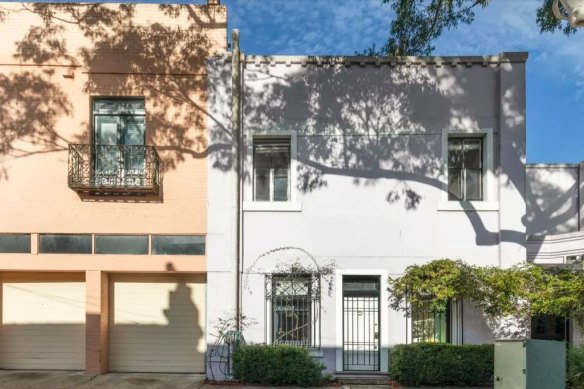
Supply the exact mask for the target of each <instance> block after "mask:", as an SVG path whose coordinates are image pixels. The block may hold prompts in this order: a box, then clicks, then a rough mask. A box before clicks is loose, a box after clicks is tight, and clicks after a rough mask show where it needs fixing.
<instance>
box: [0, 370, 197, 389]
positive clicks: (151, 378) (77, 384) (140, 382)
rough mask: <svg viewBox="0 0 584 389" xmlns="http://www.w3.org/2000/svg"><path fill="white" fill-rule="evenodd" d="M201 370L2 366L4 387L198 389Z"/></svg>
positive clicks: (20, 388)
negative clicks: (92, 370)
mask: <svg viewBox="0 0 584 389" xmlns="http://www.w3.org/2000/svg"><path fill="white" fill-rule="evenodd" d="M204 383H205V376H204V375H201V374H152V373H109V374H103V375H98V376H92V375H89V374H85V373H83V372H72V371H32V370H0V388H2V389H77V388H82V389H88V388H115V389H137V388H140V389H162V388H176V389H183V388H189V389H193V388H194V389H198V388H201V387H202V386H203V384H204Z"/></svg>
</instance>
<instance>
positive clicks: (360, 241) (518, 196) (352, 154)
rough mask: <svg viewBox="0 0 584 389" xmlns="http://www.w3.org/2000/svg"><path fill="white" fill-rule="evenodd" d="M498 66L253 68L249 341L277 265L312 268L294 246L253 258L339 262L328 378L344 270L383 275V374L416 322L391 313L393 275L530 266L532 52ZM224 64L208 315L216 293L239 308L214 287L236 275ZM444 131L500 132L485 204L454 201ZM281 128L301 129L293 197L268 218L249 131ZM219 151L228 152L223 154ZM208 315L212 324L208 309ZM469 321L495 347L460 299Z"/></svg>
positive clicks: (330, 299) (327, 318) (214, 137)
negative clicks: (528, 79)
mask: <svg viewBox="0 0 584 389" xmlns="http://www.w3.org/2000/svg"><path fill="white" fill-rule="evenodd" d="M497 58H498V59H497V60H496V61H494V62H496V63H489V62H488V61H484V63H482V60H479V59H478V58H474V59H472V60H471V59H468V62H460V64H458V65H457V66H453V64H452V63H445V64H444V65H442V66H436V65H435V64H434V65H433V64H425V65H424V66H422V65H421V64H410V65H405V64H404V65H399V64H397V65H395V66H391V65H389V64H382V65H380V66H376V65H375V64H365V63H364V64H363V66H361V64H359V63H358V62H357V63H353V64H351V65H350V66H346V65H345V64H344V63H342V62H341V63H340V64H337V65H327V64H326V63H325V64H322V65H321V66H319V65H318V60H314V61H311V59H310V58H308V59H306V58H304V59H302V58H299V57H298V58H295V57H270V58H269V59H267V60H266V59H265V58H258V59H256V58H250V59H249V60H248V61H247V63H246V65H245V69H244V82H243V88H244V91H243V95H244V103H243V114H244V118H243V123H244V134H245V138H244V148H243V149H244V155H243V160H244V169H245V172H244V183H243V208H244V212H243V250H242V253H243V276H242V278H243V279H244V287H243V292H242V295H243V297H242V307H243V311H244V313H245V314H246V315H247V316H251V317H254V318H255V319H256V320H257V321H258V324H257V325H255V326H252V327H251V328H249V329H248V330H247V331H246V333H245V336H246V339H247V341H248V342H265V341H266V340H267V339H266V333H267V331H266V330H265V328H264V323H265V317H266V313H267V312H266V304H265V301H264V300H265V299H264V274H265V273H269V272H270V271H271V270H272V269H274V268H275V267H277V266H278V264H282V263H286V262H294V261H296V260H299V261H308V257H307V256H306V255H304V254H302V253H299V252H298V251H297V250H295V249H289V250H284V251H282V252H278V253H274V254H271V255H267V256H265V257H261V258H260V259H259V260H258V257H260V256H261V255H262V254H265V253H266V252H268V251H270V250H274V249H277V248H282V247H292V248H294V247H295V248H301V249H303V250H306V251H307V252H309V253H310V254H311V255H312V256H314V257H315V258H316V261H317V262H318V263H320V264H322V263H326V262H328V261H329V260H334V262H335V264H336V269H337V271H336V275H335V278H334V285H333V287H332V290H331V292H330V295H329V294H327V293H324V294H323V296H322V306H323V313H322V317H321V326H322V336H321V344H322V352H321V353H320V354H319V356H321V357H322V358H323V362H325V364H326V365H327V369H328V370H331V371H334V370H338V369H339V366H341V367H342V365H339V356H340V355H341V354H340V351H339V350H341V347H342V336H341V334H340V328H341V327H340V326H341V323H342V315H341V313H342V310H341V311H339V307H340V306H342V304H341V302H342V297H341V293H340V291H341V290H342V289H339V287H340V284H341V282H342V275H343V274H369V275H379V276H380V277H381V281H382V292H383V293H382V298H381V306H382V313H381V334H380V336H381V344H382V362H381V368H382V370H385V371H386V370H387V351H388V349H389V348H390V347H391V346H392V345H395V344H399V343H405V342H406V341H407V332H408V330H407V328H409V327H407V326H408V324H407V321H406V319H405V318H404V317H403V315H402V314H401V313H397V312H393V311H391V310H390V309H389V308H388V307H387V294H386V291H385V289H386V288H387V283H386V280H387V277H389V276H399V275H401V274H402V273H403V272H404V270H405V268H406V267H407V266H408V265H412V264H421V263H425V262H428V261H431V260H433V259H437V258H452V259H462V260H464V261H467V262H469V263H473V264H477V265H495V266H504V267H507V266H511V265H513V264H515V263H518V262H521V261H525V259H526V253H525V236H526V228H525V225H524V222H525V209H526V208H525V207H526V206H525V185H526V179H525V63H524V62H525V59H526V57H525V56H524V55H522V54H508V55H506V56H502V57H497ZM447 60H448V59H447ZM270 61H271V62H270ZM229 68H230V63H225V61H223V60H217V61H214V62H211V65H210V80H209V88H210V96H209V104H210V111H211V116H212V118H210V120H209V126H210V145H209V149H210V150H211V151H210V155H209V158H210V161H209V211H208V212H209V214H208V218H209V237H208V239H207V248H208V252H207V257H208V267H209V269H208V291H209V292H208V296H209V299H210V301H209V302H208V304H207V306H208V307H209V309H212V308H211V306H212V305H213V303H212V302H211V299H213V301H214V304H215V305H220V306H221V307H222V308H224V307H228V306H229V304H232V297H231V295H226V294H225V293H222V292H221V293H220V291H221V290H222V286H219V285H215V286H214V282H217V283H218V282H223V281H222V280H224V278H221V277H223V276H221V277H220V276H219V274H224V273H221V272H228V271H230V269H233V267H234V265H231V263H232V262H231V261H232V258H233V257H232V253H231V252H229V253H228V252H227V251H228V249H229V247H232V246H233V245H234V243H233V242H234V236H221V235H222V231H221V228H220V226H221V225H222V223H224V224H223V225H224V226H228V225H232V223H234V220H235V219H234V214H233V212H232V208H233V207H234V204H235V203H234V201H235V199H234V193H235V190H234V188H235V187H234V185H235V182H234V180H233V177H232V171H231V170H229V171H228V172H226V169H230V168H231V165H230V158H229V156H226V154H225V150H227V148H226V146H225V145H227V144H229V142H230V119H229V116H230V109H231V108H230V105H229V104H225V102H228V101H229V100H230V98H229V92H228V90H227V87H226V85H228V84H229V83H230V73H229ZM444 131H459V132H471V133H472V132H477V131H484V132H490V133H492V140H493V151H492V153H491V154H490V155H489V156H488V157H489V158H491V160H492V164H493V166H492V171H491V172H490V174H492V177H491V178H492V179H491V182H490V185H489V187H488V188H487V189H486V190H487V191H488V192H489V198H488V199H487V200H488V201H485V202H484V203H482V204H471V205H468V204H467V205H466V206H467V207H471V208H474V210H470V211H469V210H466V211H465V210H462V207H461V205H459V204H457V203H455V204H452V203H450V202H447V201H445V200H447V197H446V195H445V191H444V189H443V188H444V186H443V185H444V175H443V159H442V156H443V134H444ZM278 132H280V133H281V134H286V135H290V134H292V140H293V141H295V144H293V145H292V147H293V148H295V149H296V159H295V165H296V166H295V171H294V173H293V176H292V177H293V179H294V178H295V180H294V183H293V189H295V193H294V196H293V197H295V200H296V201H295V202H294V204H287V205H286V206H284V207H279V208H277V207H275V206H272V209H271V210H265V207H263V210H262V206H261V204H260V205H258V204H253V203H251V199H252V197H251V195H252V188H251V179H250V177H251V166H252V158H251V155H250V153H249V150H250V147H249V146H250V144H251V143H250V142H251V139H252V137H253V135H254V134H255V135H258V134H276V135H277V134H278ZM221 145H223V151H222V152H219V151H215V150H219V149H221ZM293 154H294V152H293ZM294 176H296V177H294ZM226 193H230V194H231V195H230V197H229V196H226ZM457 208H458V209H457ZM212 225H215V226H217V228H215V229H213V228H212ZM213 231H215V232H213ZM225 231H234V229H233V230H232V229H231V228H228V229H227V230H225ZM225 233H226V232H223V234H225ZM214 234H216V235H214ZM227 234H229V233H227ZM213 245H221V248H214V247H213ZM224 246H225V247H227V248H224ZM214 269H216V271H215V270H214ZM225 274H226V273H225ZM226 290H227V289H226ZM229 293H231V289H229ZM218 299H220V301H221V303H220V304H218V303H217V300H218ZM223 303H224V304H223ZM216 310H217V309H216ZM207 316H208V317H209V320H210V321H212V320H213V314H212V313H211V312H208V314H207ZM463 321H464V326H465V327H464V330H463V331H464V342H465V343H483V342H490V341H492V334H491V333H490V331H489V330H488V328H487V327H486V325H485V324H484V320H483V318H482V316H481V315H480V314H479V313H477V312H476V311H475V310H473V309H472V306H470V304H465V307H464V319H463ZM207 327H208V328H212V323H208V325H207ZM210 339H211V337H208V341H210Z"/></svg>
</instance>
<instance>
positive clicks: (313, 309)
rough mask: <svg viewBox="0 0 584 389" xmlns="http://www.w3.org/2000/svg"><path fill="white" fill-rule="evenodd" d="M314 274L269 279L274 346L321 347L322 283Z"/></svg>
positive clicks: (282, 275) (283, 275)
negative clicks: (319, 321)
mask: <svg viewBox="0 0 584 389" xmlns="http://www.w3.org/2000/svg"><path fill="white" fill-rule="evenodd" d="M315 278H316V277H313V276H312V275H293V276H292V275H285V274H280V275H273V276H271V277H268V286H267V287H268V288H269V291H268V292H269V293H268V296H269V298H268V301H267V302H268V304H269V305H271V312H270V313H271V340H272V344H289V345H295V346H304V347H312V348H318V347H320V333H319V330H318V317H319V310H320V288H319V287H318V285H315V283H318V282H319V280H317V279H315Z"/></svg>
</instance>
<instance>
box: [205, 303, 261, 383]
mask: <svg viewBox="0 0 584 389" xmlns="http://www.w3.org/2000/svg"><path fill="white" fill-rule="evenodd" d="M237 322H238V320H237V314H235V313H225V314H224V316H223V317H222V318H219V319H217V322H216V323H215V324H214V325H213V328H215V334H214V336H215V343H213V345H212V346H211V347H209V350H208V351H207V366H208V370H209V373H210V377H211V379H213V380H215V379H220V380H224V379H226V380H231V379H233V353H234V352H235V350H236V349H237V348H238V347H239V346H240V345H242V344H245V338H244V336H243V331H244V330H245V329H246V328H248V327H250V326H252V325H255V324H257V321H256V320H255V319H252V318H249V317H247V316H245V315H242V314H240V315H239V325H240V330H241V332H239V331H237Z"/></svg>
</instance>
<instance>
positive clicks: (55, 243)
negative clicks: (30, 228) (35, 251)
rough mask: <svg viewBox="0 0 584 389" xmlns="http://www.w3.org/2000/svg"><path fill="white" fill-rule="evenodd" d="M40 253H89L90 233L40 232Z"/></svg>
mask: <svg viewBox="0 0 584 389" xmlns="http://www.w3.org/2000/svg"><path fill="white" fill-rule="evenodd" d="M39 252H40V253H43V254H45V253H47V254H53V253H62V254H91V235H51V234H41V235H40V241H39Z"/></svg>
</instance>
